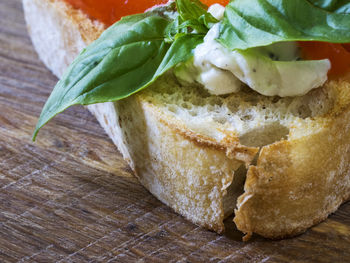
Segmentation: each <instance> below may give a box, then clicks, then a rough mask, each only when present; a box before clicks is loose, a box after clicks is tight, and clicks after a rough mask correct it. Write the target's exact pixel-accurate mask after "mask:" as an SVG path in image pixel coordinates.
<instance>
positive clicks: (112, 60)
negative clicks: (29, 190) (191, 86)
mask: <svg viewBox="0 0 350 263" xmlns="http://www.w3.org/2000/svg"><path fill="white" fill-rule="evenodd" d="M175 4H176V10H177V12H176V13H174V14H173V15H168V16H167V15H165V13H167V12H164V7H160V8H155V9H153V11H150V12H147V13H144V14H138V15H132V16H128V17H124V18H122V19H121V20H120V21H119V22H117V23H115V24H114V25H113V26H111V27H110V28H108V29H107V30H106V31H105V32H104V33H103V34H102V35H101V37H100V38H99V39H97V40H96V41H95V42H94V43H92V44H91V45H90V46H88V47H87V48H86V49H85V50H84V51H83V52H82V53H81V54H80V55H79V56H78V57H77V58H76V59H75V61H74V62H73V63H72V64H71V65H70V66H69V68H68V69H67V71H66V72H65V74H64V75H63V77H62V79H61V80H60V81H59V82H58V83H57V85H56V86H55V88H54V90H53V92H52V94H51V95H50V97H49V99H48V101H47V102H46V104H45V106H44V108H43V110H42V113H41V115H40V118H39V121H38V123H37V126H36V128H35V131H34V134H33V140H35V138H36V136H37V133H38V131H39V129H40V128H41V127H42V126H43V125H45V124H46V123H47V122H48V121H49V120H50V119H51V118H53V117H54V116H55V115H57V114H58V113H60V112H62V111H64V110H65V109H67V108H68V107H70V106H72V105H77V104H81V105H88V104H94V103H102V102H107V101H116V100H119V99H123V98H125V97H128V96H130V95H132V94H134V93H135V92H138V91H139V90H141V89H143V88H146V87H147V86H149V85H150V84H152V83H153V82H154V81H155V80H156V79H157V78H158V77H159V76H161V75H162V74H164V73H165V72H166V71H168V70H170V69H171V68H173V67H174V66H176V65H178V64H180V63H183V62H186V61H189V59H190V58H191V57H192V56H193V52H192V51H193V49H194V48H195V47H196V46H197V45H198V44H200V43H201V42H202V41H203V38H204V36H205V35H206V33H207V32H208V30H209V29H210V28H211V26H212V25H213V24H214V23H217V22H218V21H217V20H216V19H215V18H214V17H213V16H212V15H210V14H209V13H208V12H207V10H206V9H207V8H206V6H204V5H203V4H202V3H201V2H200V1H199V0H176V1H175ZM173 5H174V3H172V4H170V5H169V6H168V8H170V9H171V10H172V11H173V10H174V9H175V8H174V6H173ZM166 11H169V10H166ZM349 13H350V4H349V1H348V0H234V1H231V2H230V3H229V4H228V5H227V7H226V10H225V17H224V19H223V20H222V21H221V22H220V23H221V26H220V35H219V37H218V39H217V40H218V41H219V42H220V43H222V44H223V45H224V46H226V47H227V48H229V49H232V50H236V49H240V50H245V49H249V48H254V47H259V46H267V45H270V44H273V43H276V42H282V41H311V40H313V41H326V42H333V43H349V42H350V30H349V29H350V14H349Z"/></svg>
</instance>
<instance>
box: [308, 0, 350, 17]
mask: <svg viewBox="0 0 350 263" xmlns="http://www.w3.org/2000/svg"><path fill="white" fill-rule="evenodd" d="M309 2H311V3H312V4H313V5H315V6H317V7H320V8H322V9H325V10H327V11H331V12H336V13H344V14H346V13H347V14H349V13H350V2H349V0H309Z"/></svg>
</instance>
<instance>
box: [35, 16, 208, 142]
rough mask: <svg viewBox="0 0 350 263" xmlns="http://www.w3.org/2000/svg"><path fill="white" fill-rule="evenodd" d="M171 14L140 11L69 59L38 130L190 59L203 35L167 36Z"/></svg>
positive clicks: (116, 97)
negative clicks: (69, 111) (68, 111)
mask: <svg viewBox="0 0 350 263" xmlns="http://www.w3.org/2000/svg"><path fill="white" fill-rule="evenodd" d="M170 23H171V21H170V20H168V19H166V18H163V17H160V16H157V15H153V14H151V15H150V14H141V15H134V16H130V17H126V18H124V19H122V20H121V21H119V22H117V23H116V24H114V25H113V26H111V27H110V28H108V29H107V30H106V31H105V32H104V33H103V34H102V35H101V37H100V38H99V39H98V40H96V41H95V42H93V43H92V44H91V45H90V46H88V47H87V48H86V49H85V50H84V51H83V52H82V53H81V54H80V55H79V56H78V58H77V59H76V60H75V61H74V62H73V63H72V64H71V66H70V67H69V68H68V70H67V71H66V73H65V74H64V76H63V77H62V79H61V80H60V81H59V82H58V83H57V85H56V87H55V88H54V90H53V92H52V94H51V95H50V97H49V99H48V101H47V102H46V104H45V106H44V108H43V110H42V113H41V115H40V118H39V121H38V123H37V126H36V128H35V131H34V135H33V140H35V137H36V136H37V133H38V130H39V129H40V128H41V127H42V126H43V125H44V124H46V123H47V122H48V121H49V120H50V119H51V118H53V117H54V116H55V115H57V114H58V113H60V112H62V111H64V110H65V109H67V108H68V107H70V106H72V105H76V104H82V105H87V104H94V103H101V102H107V101H116V100H119V99H122V98H125V97H127V96H129V95H131V94H133V93H135V92H137V91H139V90H140V89H143V88H145V87H147V86H148V85H150V84H151V83H153V82H154V81H155V80H156V79H157V78H158V77H159V76H160V75H161V74H163V73H164V72H166V71H167V70H169V69H170V68H172V67H173V66H175V65H176V64H177V63H180V62H182V61H186V60H188V59H189V58H190V57H191V56H192V49H193V48H194V47H195V46H196V45H197V44H198V43H200V41H201V39H202V38H203V36H197V37H192V36H191V37H190V36H183V37H179V38H178V39H177V40H175V41H174V43H173V44H170V43H167V42H165V41H164V38H165V33H166V30H167V27H168V26H169V24H170Z"/></svg>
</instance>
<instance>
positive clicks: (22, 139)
mask: <svg viewBox="0 0 350 263" xmlns="http://www.w3.org/2000/svg"><path fill="white" fill-rule="evenodd" d="M56 81H57V79H56V78H55V77H54V76H53V75H52V74H50V72H49V71H48V70H47V69H46V68H45V67H44V65H43V64H42V63H41V62H40V60H39V59H38V57H37V55H36V53H35V51H34V50H33V47H32V45H31V42H30V39H29V38H28V35H27V32H26V28H25V23H24V19H23V13H22V6H21V2H20V0H1V1H0V262H135V261H138V262H222V263H223V262H350V203H347V204H344V205H343V206H342V207H341V208H340V209H339V210H338V211H337V212H336V213H335V214H334V215H332V216H331V217H330V218H329V219H327V220H326V221H324V222H323V223H321V224H319V225H317V226H315V227H313V228H312V229H310V230H309V231H307V232H306V233H305V234H303V235H300V236H298V237H295V238H292V239H286V240H280V241H270V240H265V239H262V238H260V237H254V238H253V239H252V240H251V241H249V242H247V243H244V242H242V241H241V237H242V235H241V234H240V233H239V232H238V231H235V230H230V231H228V233H226V235H224V236H220V235H217V234H215V233H213V232H209V231H206V230H204V229H202V228H199V227H197V226H195V225H193V224H191V223H189V222H187V221H186V220H184V219H183V218H182V217H181V216H179V215H177V214H175V213H173V212H172V211H171V210H170V209H169V208H167V207H166V206H165V205H163V204H162V203H160V202H159V201H157V200H156V199H155V198H154V197H153V196H152V195H151V194H149V193H148V192H147V191H146V190H145V189H144V188H143V187H142V186H141V185H140V184H139V183H138V182H137V180H136V179H135V178H134V177H133V175H132V173H131V172H130V169H129V168H128V166H127V164H126V163H125V162H124V161H123V160H122V158H121V155H120V154H119V153H118V151H117V150H116V148H115V147H114V145H113V144H112V142H111V141H110V140H109V139H108V137H107V136H106V135H105V133H104V132H103V130H102V129H101V128H100V127H99V125H98V124H97V122H96V120H95V119H94V118H93V117H92V116H91V115H90V114H89V113H88V111H87V110H85V109H84V108H83V107H73V108H71V109H69V110H68V111H66V112H65V113H63V114H61V115H60V116H58V117H56V118H55V119H54V120H53V121H51V122H50V123H49V124H48V125H47V126H46V127H45V128H44V129H42V131H41V132H40V136H39V139H38V141H37V142H36V143H35V144H34V143H32V142H31V134H32V132H33V128H34V126H35V123H36V121H37V117H38V115H39V113H40V110H41V108H42V106H43V104H44V102H45V100H46V99H47V97H48V95H49V93H50V91H51V89H52V87H53V86H54V84H55V82H56ZM227 225H230V226H231V227H233V224H232V223H231V222H230V221H227Z"/></svg>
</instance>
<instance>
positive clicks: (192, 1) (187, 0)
mask: <svg viewBox="0 0 350 263" xmlns="http://www.w3.org/2000/svg"><path fill="white" fill-rule="evenodd" d="M176 6H177V11H178V12H179V18H180V21H182V23H179V26H178V28H179V29H183V28H191V29H193V30H195V32H196V33H197V34H206V33H207V32H208V30H209V29H210V27H211V26H212V25H213V24H215V23H217V22H219V21H218V20H217V19H215V18H214V17H213V16H212V15H211V14H210V13H208V12H207V9H208V7H207V6H206V5H204V4H202V2H200V1H199V0H176Z"/></svg>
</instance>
